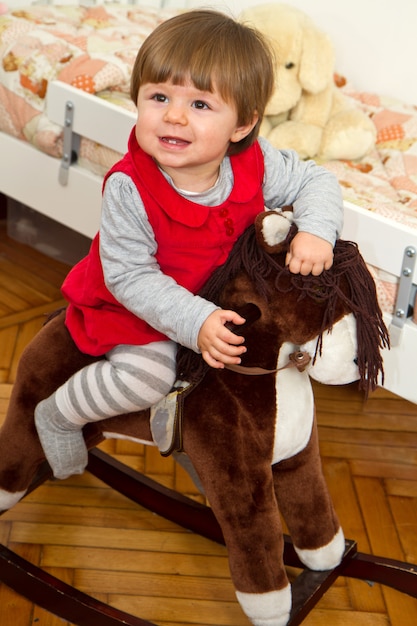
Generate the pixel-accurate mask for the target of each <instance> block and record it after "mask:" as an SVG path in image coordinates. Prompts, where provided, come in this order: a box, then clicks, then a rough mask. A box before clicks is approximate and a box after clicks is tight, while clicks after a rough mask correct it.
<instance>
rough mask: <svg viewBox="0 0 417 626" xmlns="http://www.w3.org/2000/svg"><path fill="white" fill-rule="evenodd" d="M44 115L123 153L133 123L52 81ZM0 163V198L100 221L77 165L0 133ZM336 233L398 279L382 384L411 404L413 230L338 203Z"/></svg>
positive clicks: (88, 178) (97, 199)
mask: <svg viewBox="0 0 417 626" xmlns="http://www.w3.org/2000/svg"><path fill="white" fill-rule="evenodd" d="M69 103H70V104H69ZM47 112H48V116H49V117H50V118H51V120H52V121H54V122H56V123H58V124H60V125H62V126H65V121H66V119H67V116H68V113H70V115H71V116H72V117H73V132H74V133H76V134H79V135H81V136H85V137H88V138H89V139H92V140H93V141H97V142H99V143H101V144H104V145H106V146H108V147H110V148H112V149H114V150H116V151H117V152H120V153H123V152H125V150H126V145H127V138H128V135H129V132H130V130H131V128H132V126H133V125H134V122H135V116H134V114H132V113H129V112H127V111H124V110H122V109H121V108H119V107H117V106H114V105H112V104H109V103H108V102H105V101H103V100H100V99H99V98H96V97H95V96H91V95H89V94H87V93H84V92H82V91H79V90H77V89H74V88H72V87H70V86H69V85H66V84H65V83H60V82H54V83H51V84H50V85H49V87H48V94H47ZM92 120H94V123H92ZM0 161H1V167H0V192H1V193H3V194H5V195H7V196H9V197H11V198H13V199H15V200H16V201H18V202H21V203H23V204H25V205H27V206H29V207H31V208H33V209H35V210H37V211H39V212H40V213H42V214H44V215H47V216H48V217H51V218H53V219H54V220H56V221H58V222H60V223H62V224H64V225H66V226H68V227H70V228H72V229H74V230H75V231H78V232H80V233H82V234H83V235H86V236H88V237H93V236H94V234H95V232H96V230H97V227H98V224H99V217H100V204H101V184H102V179H101V177H100V176H97V175H94V174H92V173H91V172H89V171H87V170H86V169H83V168H82V167H80V166H79V165H77V164H74V165H71V166H70V167H69V168H68V167H67V164H65V163H64V164H63V163H62V162H61V161H60V160H58V159H56V158H53V157H50V156H47V155H45V154H44V153H42V152H39V151H38V150H36V149H35V148H33V147H32V146H31V145H29V144H28V143H26V142H23V141H19V140H18V139H15V138H13V137H11V136H9V135H6V134H5V133H0ZM66 178H67V181H66V183H65V179H66ZM63 182H64V184H63ZM342 236H343V238H344V239H350V240H353V241H356V242H358V244H359V247H360V250H361V252H362V254H363V256H364V258H365V259H366V261H367V262H369V263H370V264H372V265H374V266H376V267H378V268H380V269H382V270H384V271H386V272H389V273H390V274H393V275H395V276H397V277H398V278H399V279H400V278H401V279H402V280H401V283H400V285H401V286H400V294H401V300H400V301H399V302H397V306H396V312H395V315H394V316H389V315H386V316H385V317H386V323H387V325H388V326H389V328H390V334H391V340H392V348H391V350H390V351H385V353H384V367H385V383H384V386H385V388H387V389H388V390H390V391H392V392H393V393H396V394H398V395H399V396H401V397H403V398H405V399H407V400H410V401H411V402H414V403H417V376H416V373H415V367H416V366H415V358H416V355H417V325H416V324H414V323H413V322H412V321H411V319H410V318H409V317H408V315H407V310H408V303H409V302H411V300H412V298H413V297H414V295H415V292H416V287H415V285H417V264H416V263H414V261H415V259H416V256H417V231H411V230H410V229H408V228H405V227H404V226H402V225H400V224H397V223H395V222H393V221H391V220H388V219H385V218H383V217H380V216H378V215H375V214H374V213H370V212H368V211H366V210H364V209H362V208H361V207H358V206H355V205H352V204H349V203H346V204H345V227H344V230H343V234H342ZM404 260H405V263H404Z"/></svg>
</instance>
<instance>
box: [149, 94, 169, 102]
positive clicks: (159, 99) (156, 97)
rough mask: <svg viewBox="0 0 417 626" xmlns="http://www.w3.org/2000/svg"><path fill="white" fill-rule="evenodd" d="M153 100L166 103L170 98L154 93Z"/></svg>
mask: <svg viewBox="0 0 417 626" xmlns="http://www.w3.org/2000/svg"><path fill="white" fill-rule="evenodd" d="M151 100H155V102H166V101H167V100H168V98H167V97H166V96H164V94H163V93H154V94H153V96H152V98H151Z"/></svg>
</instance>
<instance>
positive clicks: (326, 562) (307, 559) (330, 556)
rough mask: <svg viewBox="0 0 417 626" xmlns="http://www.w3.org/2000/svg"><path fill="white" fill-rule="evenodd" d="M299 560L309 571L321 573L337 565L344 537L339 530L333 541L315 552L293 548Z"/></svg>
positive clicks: (342, 548)
mask: <svg viewBox="0 0 417 626" xmlns="http://www.w3.org/2000/svg"><path fill="white" fill-rule="evenodd" d="M294 549H295V551H296V553H297V554H298V556H299V558H300V560H301V561H302V562H303V563H304V565H306V566H307V567H309V568H310V569H313V570H317V571H323V570H326V569H333V568H334V567H336V566H337V565H339V563H340V561H341V560H342V556H343V553H344V551H345V537H344V535H343V530H342V529H341V528H339V530H338V531H337V533H336V534H335V536H334V537H333V539H332V540H331V541H330V543H328V544H327V545H326V546H323V547H322V548H317V550H300V549H299V548H296V546H294Z"/></svg>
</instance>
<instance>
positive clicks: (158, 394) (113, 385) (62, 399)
mask: <svg viewBox="0 0 417 626" xmlns="http://www.w3.org/2000/svg"><path fill="white" fill-rule="evenodd" d="M176 349H177V347H176V344H175V343H174V342H173V341H159V342H154V343H150V344H147V345H144V346H128V345H120V346H117V347H116V348H113V350H111V351H110V352H108V353H107V354H106V355H105V359H102V360H100V361H97V362H95V363H92V364H91V365H88V366H87V367H84V368H83V369H82V370H80V371H79V372H76V373H75V374H74V375H73V376H72V377H71V378H70V379H69V380H68V381H67V382H66V383H65V384H64V385H62V386H61V387H60V388H59V389H58V390H57V391H56V393H55V402H56V405H57V408H58V410H59V411H60V413H61V414H62V415H63V416H64V417H65V418H66V419H67V420H68V421H69V422H72V423H73V424H78V425H80V426H84V425H85V424H87V423H88V422H95V421H99V420H103V419H106V418H108V417H113V416H115V415H120V414H124V413H130V412H132V411H137V410H141V409H146V408H148V407H150V406H152V405H153V404H156V402H158V401H159V400H160V399H161V398H163V397H164V396H166V395H167V394H168V393H169V391H170V390H171V388H172V386H173V384H174V382H175V366H176V362H175V357H176Z"/></svg>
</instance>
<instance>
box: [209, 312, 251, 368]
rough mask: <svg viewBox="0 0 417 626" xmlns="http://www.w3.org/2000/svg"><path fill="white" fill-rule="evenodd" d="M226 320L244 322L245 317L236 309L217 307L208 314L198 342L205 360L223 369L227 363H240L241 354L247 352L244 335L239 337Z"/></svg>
mask: <svg viewBox="0 0 417 626" xmlns="http://www.w3.org/2000/svg"><path fill="white" fill-rule="evenodd" d="M226 322H232V323H233V324H244V323H245V319H244V318H243V317H241V316H240V315H239V314H238V313H235V312H234V311H225V310H223V309H217V310H216V311H213V313H211V315H209V316H208V318H207V319H206V321H205V322H204V324H203V325H202V327H201V329H200V332H199V333H198V339H197V344H198V347H199V349H200V350H201V355H202V357H203V359H204V360H205V362H206V363H207V364H208V365H210V366H211V367H215V368H218V369H221V368H223V367H224V365H225V364H229V363H235V364H239V363H240V355H241V354H243V353H244V352H246V348H245V346H242V345H241V344H242V343H243V342H244V341H245V339H244V337H238V336H237V335H235V334H234V333H232V331H231V330H229V329H228V328H226V326H225V324H226Z"/></svg>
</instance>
